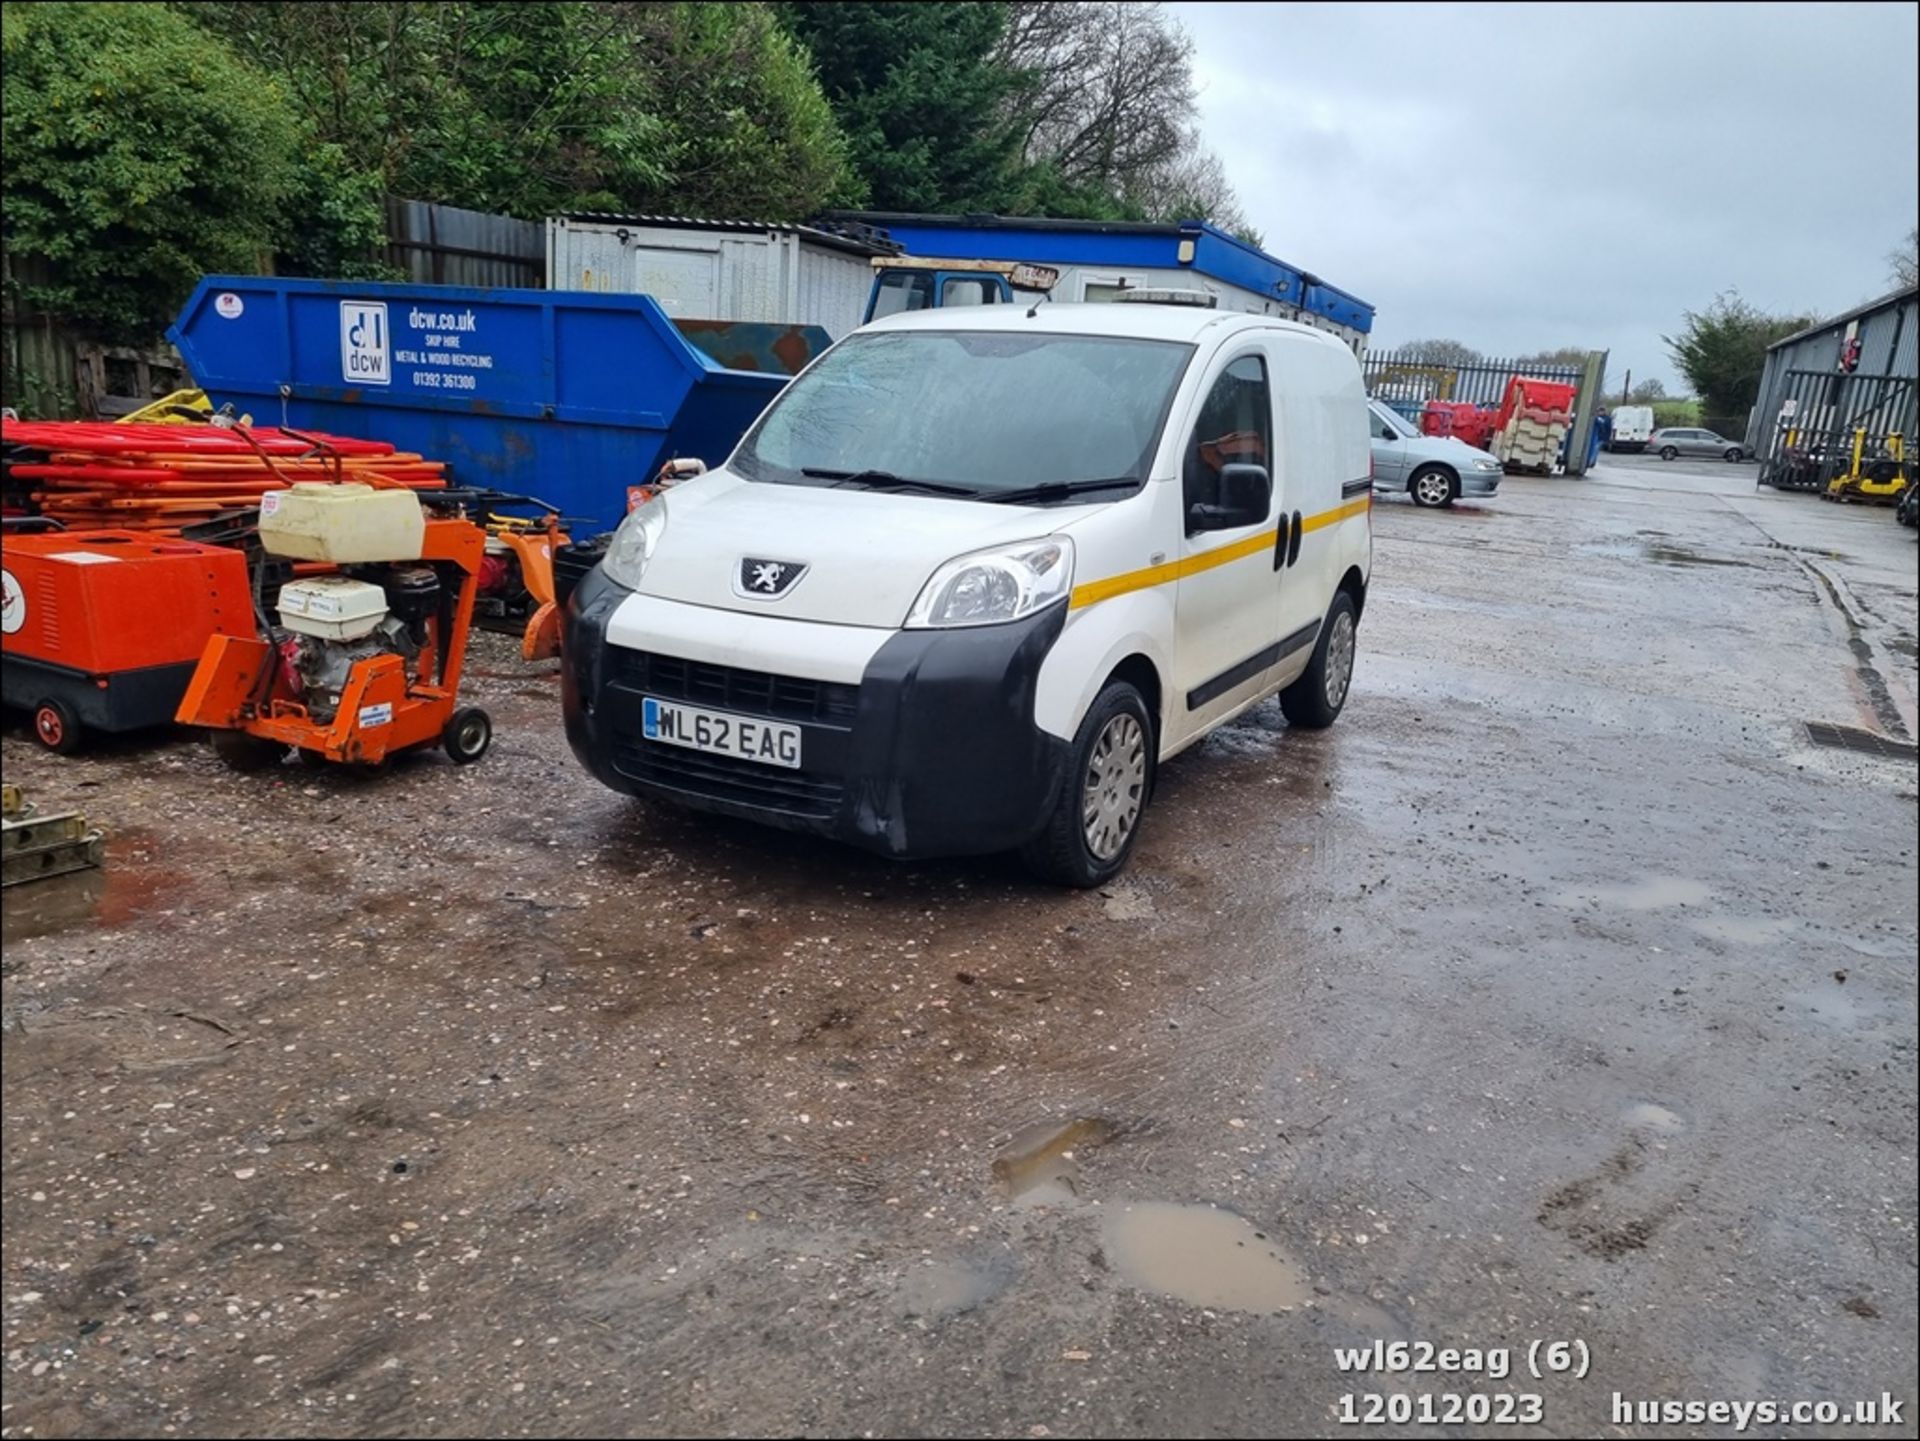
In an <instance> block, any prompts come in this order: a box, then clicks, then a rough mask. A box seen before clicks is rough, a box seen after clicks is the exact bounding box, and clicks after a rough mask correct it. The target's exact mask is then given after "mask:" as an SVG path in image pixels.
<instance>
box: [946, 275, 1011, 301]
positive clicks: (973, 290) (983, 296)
mask: <svg viewBox="0 0 1920 1441" xmlns="http://www.w3.org/2000/svg"><path fill="white" fill-rule="evenodd" d="M999 299H1000V287H999V286H997V285H995V284H993V283H992V282H991V281H986V280H974V279H972V278H971V277H964V278H958V279H950V280H948V281H947V282H946V283H945V284H943V285H942V286H941V287H940V303H941V304H942V305H992V304H994V303H995V302H996V301H998V300H999Z"/></svg>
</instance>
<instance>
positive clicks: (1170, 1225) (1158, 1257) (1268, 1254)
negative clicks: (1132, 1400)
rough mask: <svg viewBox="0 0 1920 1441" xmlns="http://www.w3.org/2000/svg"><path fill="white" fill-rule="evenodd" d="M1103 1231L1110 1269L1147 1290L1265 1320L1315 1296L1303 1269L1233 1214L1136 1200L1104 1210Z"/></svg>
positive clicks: (1196, 1207)
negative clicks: (1133, 1202) (1107, 1210)
mask: <svg viewBox="0 0 1920 1441" xmlns="http://www.w3.org/2000/svg"><path fill="white" fill-rule="evenodd" d="M1103 1229H1104V1239H1105V1247H1106V1253H1107V1260H1108V1262H1109V1263H1110V1264H1111V1265H1112V1266H1113V1268H1114V1269H1115V1270H1116V1271H1117V1272H1118V1273H1119V1274H1120V1276H1121V1277H1122V1279H1124V1280H1126V1281H1127V1282H1129V1283H1130V1284H1132V1285H1135V1286H1138V1287H1139V1288H1140V1289H1142V1290H1144V1291H1158V1292H1160V1293H1161V1294H1162V1295H1166V1296H1172V1297H1173V1298H1174V1299H1175V1300H1178V1301H1185V1302H1187V1303H1188V1304H1189V1305H1193V1306H1202V1307H1205V1308H1206V1309H1208V1310H1210V1311H1250V1312H1253V1313H1254V1314H1256V1315H1263V1316H1271V1315H1273V1314H1275V1313H1277V1312H1280V1311H1291V1310H1293V1309H1294V1308H1295V1307H1298V1306H1304V1305H1306V1304H1307V1302H1308V1301H1310V1300H1311V1299H1312V1297H1313V1288H1312V1287H1311V1286H1309V1285H1308V1284H1307V1278H1306V1276H1305V1274H1304V1273H1303V1272H1302V1271H1301V1269H1300V1268H1299V1267H1298V1266H1297V1265H1295V1264H1294V1263H1293V1262H1292V1261H1291V1260H1290V1259H1288V1258H1287V1256H1286V1255H1284V1254H1283V1253H1282V1252H1281V1250H1280V1248H1279V1247H1278V1246H1276V1245H1274V1243H1273V1242H1272V1241H1270V1240H1268V1239H1267V1238H1266V1236H1265V1234H1264V1233H1263V1232H1260V1231H1256V1230H1255V1229H1254V1228H1253V1226H1252V1224H1251V1223H1250V1222H1248V1221H1247V1220H1246V1219H1245V1218H1243V1217H1240V1216H1236V1215H1234V1214H1233V1212H1231V1211H1221V1210H1217V1209H1215V1208H1214V1207H1212V1206H1177V1205H1174V1204H1172V1203H1170V1202H1166V1201H1141V1202H1136V1203H1135V1204H1133V1205H1131V1206H1127V1207H1124V1208H1118V1207H1116V1208H1115V1209H1114V1210H1112V1211H1109V1212H1108V1213H1107V1217H1106V1223H1105V1226H1104V1228H1103Z"/></svg>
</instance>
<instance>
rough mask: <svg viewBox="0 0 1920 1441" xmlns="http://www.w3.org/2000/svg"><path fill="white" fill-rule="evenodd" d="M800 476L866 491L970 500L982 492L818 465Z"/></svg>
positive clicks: (886, 473)
mask: <svg viewBox="0 0 1920 1441" xmlns="http://www.w3.org/2000/svg"><path fill="white" fill-rule="evenodd" d="M800 473H801V474H802V475H804V476H806V477H808V478H809V479H811V480H830V481H832V482H833V483H834V484H835V485H836V486H841V485H855V486H859V487H860V488H862V489H863V490H918V491H924V492H925V493H926V494H928V495H957V496H962V497H964V498H965V499H967V500H972V499H974V498H975V497H977V496H978V495H979V494H980V492H979V491H978V490H976V489H974V487H972V486H970V485H948V484H946V483H945V482H944V481H938V480H913V479H911V478H909V477H907V476H904V475H895V474H894V473H893V472H892V471H890V470H822V469H820V468H819V467H817V466H811V465H809V466H802V467H801V469H800Z"/></svg>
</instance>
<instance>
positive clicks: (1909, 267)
mask: <svg viewBox="0 0 1920 1441" xmlns="http://www.w3.org/2000/svg"><path fill="white" fill-rule="evenodd" d="M1887 273H1888V275H1889V277H1890V278H1891V279H1892V281H1893V284H1894V288H1895V289H1896V290H1909V289H1911V288H1912V287H1913V286H1915V285H1920V226H1916V227H1915V228H1914V229H1912V230H1909V231H1908V232H1907V238H1906V239H1905V240H1903V241H1901V242H1900V243H1899V244H1898V245H1897V246H1895V247H1894V248H1893V249H1892V250H1890V251H1888V252H1887Z"/></svg>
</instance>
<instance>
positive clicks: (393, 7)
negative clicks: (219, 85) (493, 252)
mask: <svg viewBox="0 0 1920 1441" xmlns="http://www.w3.org/2000/svg"><path fill="white" fill-rule="evenodd" d="M189 9H190V10H191V11H192V13H193V14H195V15H196V16H197V17H199V18H200V19H201V20H202V21H203V22H205V25H206V28H207V29H208V30H210V31H215V32H219V33H225V34H231V35H234V36H236V37H237V38H238V40H239V41H240V42H241V44H242V45H243V46H244V48H245V49H246V50H247V51H248V52H249V53H250V54H253V55H257V56H258V57H260V59H261V60H262V62H263V63H265V64H266V65H268V66H269V67H270V68H272V69H273V70H274V71H276V72H277V73H279V74H280V75H281V76H283V77H284V81H285V84H286V85H287V86H288V88H289V90H290V91H291V93H292V94H293V96H294V98H295V102H296V104H297V105H298V106H299V108H300V111H301V114H302V117H303V119H305V120H306V122H307V123H308V125H309V126H310V127H311V130H312V133H313V135H314V136H315V138H317V139H318V140H319V141H321V142H324V143H327V144H332V145H337V146H339V147H340V150H341V152H342V153H343V155H344V156H345V157H346V159H347V162H348V164H349V165H350V166H351V167H353V168H354V169H357V170H359V171H363V172H365V173H367V174H370V175H371V176H372V177H374V179H375V181H376V182H377V184H378V186H379V188H380V189H381V190H382V191H384V192H386V193H389V194H398V195H415V196H424V197H426V198H429V199H433V200H438V201H443V202H446V203H449V204H453V205H466V206H472V207H474V208H476V209H482V210H504V211H507V212H508V213H510V214H516V215H539V214H543V213H545V212H546V211H548V210H551V209H561V208H566V207H568V206H569V205H571V204H574V203H577V202H579V201H582V200H583V199H584V200H596V199H597V200H602V201H610V200H613V199H614V198H615V197H617V196H618V195H619V194H621V193H622V192H625V191H629V190H634V189H640V188H644V187H648V186H654V185H658V184H660V183H661V182H662V181H664V180H665V179H666V173H665V171H664V169H663V168H662V167H661V165H660V163H659V160H658V154H659V150H660V146H661V143H662V140H663V138H664V137H663V133H662V126H661V124H660V121H659V120H658V118H657V117H656V116H655V115H654V114H653V112H652V109H651V107H650V105H649V104H648V101H649V99H650V94H649V87H648V85H647V84H646V79H647V77H646V75H645V73H644V71H643V70H642V68H641V67H639V66H637V65H635V64H634V63H633V56H632V47H631V46H630V44H629V43H628V39H627V36H626V35H625V34H624V33H623V15H622V12H621V11H620V10H619V9H618V8H616V7H600V6H589V5H580V4H557V5H516V4H503V3H488V0H474V3H450V4H443V5H435V4H419V3H409V0H369V3H351V0H312V3H304V4H256V3H248V0H240V3H207V4H194V5H191V6H190V7H189Z"/></svg>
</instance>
